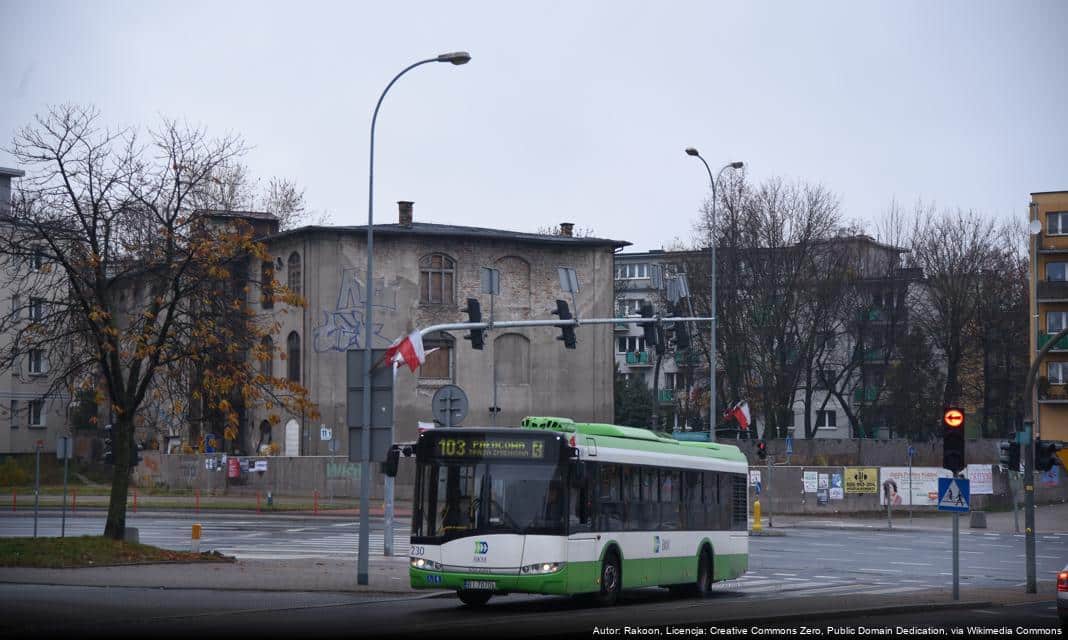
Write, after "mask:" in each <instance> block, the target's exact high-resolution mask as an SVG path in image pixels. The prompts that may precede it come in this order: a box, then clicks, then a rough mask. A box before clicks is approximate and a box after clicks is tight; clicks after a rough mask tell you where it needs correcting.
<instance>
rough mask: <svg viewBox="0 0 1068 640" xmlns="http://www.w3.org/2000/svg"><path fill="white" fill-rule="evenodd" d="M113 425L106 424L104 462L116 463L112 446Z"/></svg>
mask: <svg viewBox="0 0 1068 640" xmlns="http://www.w3.org/2000/svg"><path fill="white" fill-rule="evenodd" d="M111 445H112V442H111V425H110V424H106V425H104V463H105V464H115V452H114V450H113V449H112V448H111Z"/></svg>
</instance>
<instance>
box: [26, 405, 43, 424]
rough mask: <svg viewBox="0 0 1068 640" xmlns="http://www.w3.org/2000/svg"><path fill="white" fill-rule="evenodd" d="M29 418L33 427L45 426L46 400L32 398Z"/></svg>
mask: <svg viewBox="0 0 1068 640" xmlns="http://www.w3.org/2000/svg"><path fill="white" fill-rule="evenodd" d="M29 418H30V419H29V425H30V426H31V427H43V426H45V412H44V400H30V416H29Z"/></svg>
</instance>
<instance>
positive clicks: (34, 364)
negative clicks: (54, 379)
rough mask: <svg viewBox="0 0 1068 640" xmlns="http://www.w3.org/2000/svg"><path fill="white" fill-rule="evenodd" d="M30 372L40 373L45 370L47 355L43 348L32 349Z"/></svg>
mask: <svg viewBox="0 0 1068 640" xmlns="http://www.w3.org/2000/svg"><path fill="white" fill-rule="evenodd" d="M29 361H30V373H31V374H34V375H40V374H42V373H44V372H45V370H46V366H45V357H44V350H43V349H30V355H29Z"/></svg>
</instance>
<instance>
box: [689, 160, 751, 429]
mask: <svg viewBox="0 0 1068 640" xmlns="http://www.w3.org/2000/svg"><path fill="white" fill-rule="evenodd" d="M686 155H690V156H694V157H695V158H697V159H698V160H700V161H701V164H703V165H705V170H706V171H708V179H709V181H710V182H711V183H712V224H711V225H709V227H708V246H709V247H711V250H712V304H711V307H710V311H711V314H710V315H711V316H712V344H711V347H710V348H709V362H708V368H709V369H710V370H711V374H710V376H711V381H710V383H711V387H709V389H710V391H709V393H710V395H709V399H708V437H709V439H710V440H712V441H713V442H715V441H716V364H717V363H716V322H717V319H718V316H717V315H716V183H717V182H719V178H720V176H721V175H723V172H724V171H726V170H727V169H741V168H742V167H743V166H745V163H743V162H728V163H727V164H725V165H723V167H722V168H720V170H719V173H717V174H716V176H715V177H712V169H710V168H709V167H708V163H707V162H705V159H704V158H702V157H701V154H700V153H699V152H698V151H697V149H694V148H693V147H687V148H686Z"/></svg>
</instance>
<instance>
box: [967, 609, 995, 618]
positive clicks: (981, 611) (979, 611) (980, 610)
mask: <svg viewBox="0 0 1068 640" xmlns="http://www.w3.org/2000/svg"><path fill="white" fill-rule="evenodd" d="M972 611H974V612H976V613H985V614H987V615H990V616H996V615H997V614H998V612H997V611H987V610H986V609H972Z"/></svg>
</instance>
